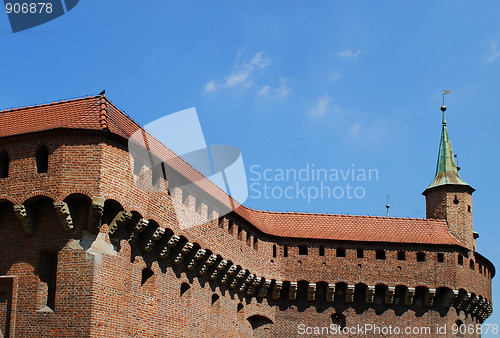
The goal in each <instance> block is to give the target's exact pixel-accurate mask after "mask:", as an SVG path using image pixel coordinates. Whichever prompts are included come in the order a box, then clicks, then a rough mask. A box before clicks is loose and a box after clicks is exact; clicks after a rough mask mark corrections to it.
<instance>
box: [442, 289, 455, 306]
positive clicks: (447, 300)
mask: <svg viewBox="0 0 500 338" xmlns="http://www.w3.org/2000/svg"><path fill="white" fill-rule="evenodd" d="M457 296H458V290H449V291H448V292H447V293H446V295H445V297H444V301H443V306H444V307H450V306H452V305H453V302H455V299H456V298H457Z"/></svg>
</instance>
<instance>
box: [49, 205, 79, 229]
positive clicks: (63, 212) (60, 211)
mask: <svg viewBox="0 0 500 338" xmlns="http://www.w3.org/2000/svg"><path fill="white" fill-rule="evenodd" d="M54 208H55V209H56V213H57V215H58V216H59V219H60V220H61V225H62V227H63V229H64V230H66V231H72V230H73V229H74V228H75V226H74V225H73V219H72V218H71V213H70V211H69V207H68V204H67V203H66V202H54Z"/></svg>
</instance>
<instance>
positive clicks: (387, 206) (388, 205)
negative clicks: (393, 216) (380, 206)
mask: <svg viewBox="0 0 500 338" xmlns="http://www.w3.org/2000/svg"><path fill="white" fill-rule="evenodd" d="M389 198H391V196H389V195H387V204H386V205H385V207H386V208H387V217H389V208H390V207H391V205H390V204H389Z"/></svg>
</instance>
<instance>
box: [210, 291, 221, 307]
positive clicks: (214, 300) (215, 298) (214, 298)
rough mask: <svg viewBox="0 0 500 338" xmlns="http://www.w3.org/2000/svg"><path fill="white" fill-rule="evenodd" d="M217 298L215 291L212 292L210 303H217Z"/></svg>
mask: <svg viewBox="0 0 500 338" xmlns="http://www.w3.org/2000/svg"><path fill="white" fill-rule="evenodd" d="M219 298H220V297H219V295H218V294H216V293H214V294H213V295H212V305H215V303H217V301H218V300H219Z"/></svg>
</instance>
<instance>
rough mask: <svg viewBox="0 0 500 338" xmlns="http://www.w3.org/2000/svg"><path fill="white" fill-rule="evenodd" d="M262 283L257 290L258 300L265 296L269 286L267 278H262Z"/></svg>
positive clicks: (269, 281)
mask: <svg viewBox="0 0 500 338" xmlns="http://www.w3.org/2000/svg"><path fill="white" fill-rule="evenodd" d="M263 279H264V281H263V282H262V285H261V287H260V289H259V294H258V295H257V297H259V298H264V297H265V296H266V295H267V291H268V290H269V287H270V286H271V280H270V279H267V278H263Z"/></svg>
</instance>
